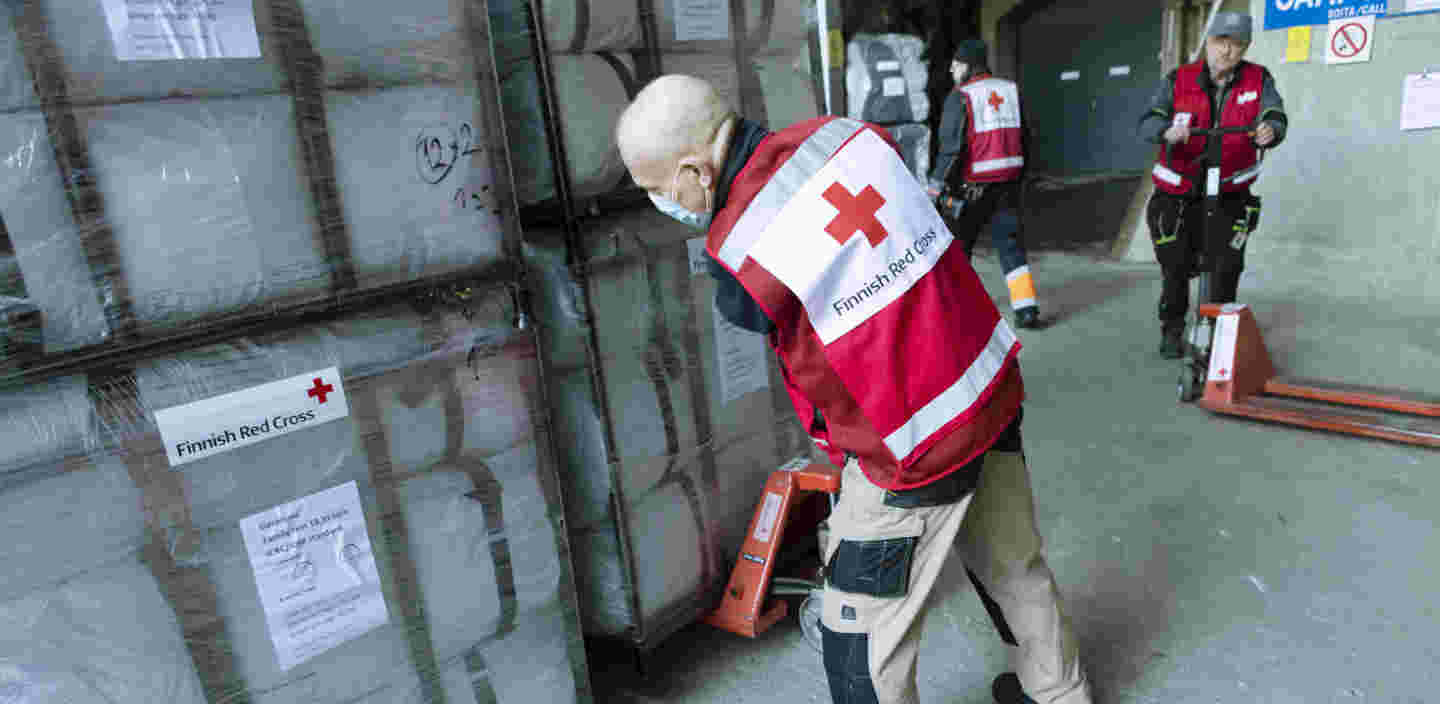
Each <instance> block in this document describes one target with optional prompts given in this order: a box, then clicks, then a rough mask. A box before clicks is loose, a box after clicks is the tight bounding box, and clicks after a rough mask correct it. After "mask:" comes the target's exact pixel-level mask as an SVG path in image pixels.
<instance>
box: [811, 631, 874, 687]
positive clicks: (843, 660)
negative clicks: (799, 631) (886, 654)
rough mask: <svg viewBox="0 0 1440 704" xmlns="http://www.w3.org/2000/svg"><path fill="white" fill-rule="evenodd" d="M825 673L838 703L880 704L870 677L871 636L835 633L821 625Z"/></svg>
mask: <svg viewBox="0 0 1440 704" xmlns="http://www.w3.org/2000/svg"><path fill="white" fill-rule="evenodd" d="M820 633H821V641H822V650H823V651H824V658H825V675H826V678H827V679H829V680H830V698H831V699H832V700H834V702H835V704H879V703H880V697H879V695H877V694H876V693H875V682H874V681H873V680H872V679H871V678H870V636H869V635H867V634H864V633H836V632H835V631H832V630H830V629H828V628H826V627H825V626H824V625H821V626H820Z"/></svg>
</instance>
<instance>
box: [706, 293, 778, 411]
mask: <svg viewBox="0 0 1440 704" xmlns="http://www.w3.org/2000/svg"><path fill="white" fill-rule="evenodd" d="M710 313H711V316H712V317H713V318H714V319H715V363H716V366H717V367H719V373H720V398H721V401H720V402H721V403H722V404H728V403H730V402H731V401H734V400H735V399H737V398H740V397H741V396H744V395H745V394H748V393H750V392H751V391H759V390H760V389H764V388H767V387H769V386H770V373H769V369H768V368H767V367H766V366H765V337H764V336H763V335H760V334H758V333H753V332H750V331H749V330H746V329H744V328H740V327H737V326H735V325H733V324H731V322H730V321H728V320H726V319H725V316H723V315H721V314H720V309H718V308H716V307H715V303H714V302H713V301H712V302H711V303H710Z"/></svg>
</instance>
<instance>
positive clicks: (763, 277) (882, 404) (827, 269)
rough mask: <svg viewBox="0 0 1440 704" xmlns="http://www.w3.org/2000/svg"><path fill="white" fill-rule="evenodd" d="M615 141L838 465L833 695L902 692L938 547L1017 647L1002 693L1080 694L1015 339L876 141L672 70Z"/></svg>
mask: <svg viewBox="0 0 1440 704" xmlns="http://www.w3.org/2000/svg"><path fill="white" fill-rule="evenodd" d="M616 139H617V142H618V143H619V146H620V152H621V155H622V157H623V158H624V160H625V164H626V166H627V167H628V168H629V170H630V174H631V176H632V177H633V178H634V180H635V183H636V184H637V185H639V186H640V187H641V188H644V189H645V190H647V191H649V193H650V197H651V199H652V200H653V201H654V203H655V205H656V207H657V208H659V209H660V210H661V211H663V212H665V213H666V214H668V215H670V216H672V217H674V218H675V219H677V220H679V221H681V222H683V223H685V224H687V225H690V226H691V227H694V228H697V229H700V230H703V231H705V233H706V244H705V249H706V252H707V253H708V254H709V256H710V265H711V273H712V275H714V276H715V277H716V279H717V280H719V282H720V286H719V288H718V291H717V294H716V304H717V307H718V308H719V310H720V312H721V314H722V315H724V316H725V317H726V318H727V319H729V320H731V321H732V322H733V323H735V324H736V325H739V326H741V327H743V328H746V329H749V330H752V331H754V332H757V333H763V334H765V335H766V336H767V338H768V340H769V343H770V345H771V347H772V348H773V349H774V350H775V353H776V355H777V356H778V358H779V361H780V365H781V368H782V370H783V372H784V378H785V383H786V386H787V388H788V391H789V392H790V397H791V400H792V401H793V402H794V404H795V409H796V411H797V413H798V414H799V416H800V418H801V419H802V422H803V424H804V425H805V427H806V429H807V430H808V432H809V433H810V435H811V437H812V438H813V439H814V441H815V443H816V444H817V445H818V446H819V447H820V448H822V449H823V450H824V451H825V452H826V453H827V454H828V455H829V457H830V459H831V461H832V462H834V463H835V464H836V465H837V466H842V467H844V473H843V478H842V486H841V495H840V500H839V502H838V503H837V505H836V507H835V510H834V511H833V512H832V513H831V516H830V518H829V536H830V537H829V540H828V541H827V544H826V545H824V546H822V548H823V551H824V559H825V563H826V584H825V591H824V594H823V602H822V603H823V607H822V617H821V630H822V634H823V645H824V648H823V649H824V663H825V670H826V674H827V676H828V679H829V684H830V691H831V696H832V698H833V699H834V701H835V702H836V703H837V704H865V703H875V704H878V703H880V702H885V703H887V704H888V703H900V702H916V701H918V696H917V690H916V686H915V666H916V660H917V655H918V649H919V642H920V632H921V626H922V623H923V621H924V616H925V612H926V608H927V605H928V603H929V600H928V597H929V595H930V592H931V591H932V589H933V588H934V586H935V584H936V578H937V577H938V576H939V574H940V569H941V566H942V565H943V564H944V563H945V561H946V557H947V556H948V555H949V554H950V552H951V550H952V548H954V549H955V550H956V551H957V552H959V553H960V555H961V558H962V560H963V561H964V563H965V566H966V568H967V572H968V573H969V575H970V578H971V580H972V581H973V582H974V584H975V586H976V589H977V590H978V591H979V593H980V596H981V598H982V601H983V602H984V604H985V606H986V608H987V610H988V611H989V612H990V615H991V617H992V618H993V619H994V621H995V624H996V626H997V628H998V630H999V632H1000V635H1001V637H1002V638H1003V639H1004V640H1005V641H1006V642H1007V643H1009V644H1011V645H1014V646H1016V648H1015V653H1016V657H1015V660H1016V665H1017V672H1016V673H1007V674H1004V675H1001V676H1000V677H998V678H997V679H996V682H995V686H994V696H995V698H996V700H997V701H999V702H1003V703H1005V704H1010V703H1016V704H1020V703H1025V702H1043V703H1044V704H1088V702H1089V701H1090V687H1089V683H1088V682H1087V680H1086V678H1085V676H1084V673H1083V672H1082V670H1081V667H1080V662H1079V655H1078V649H1077V647H1076V642H1075V638H1074V636H1073V635H1072V633H1071V628H1070V623H1069V620H1068V619H1067V617H1066V616H1065V614H1064V611H1063V608H1062V603H1061V598H1060V594H1059V590H1058V589H1057V587H1056V585H1055V580H1054V576H1053V575H1052V574H1051V571H1050V568H1049V567H1048V566H1047V565H1046V562H1045V559H1044V556H1043V552H1042V547H1041V539H1040V535H1039V533H1038V531H1037V530H1036V526H1035V517H1034V499H1033V496H1032V492H1031V488H1030V479H1029V473H1028V469H1027V468H1026V465H1025V456H1024V453H1023V451H1022V446H1021V438H1020V418H1021V403H1022V401H1023V400H1024V388H1023V384H1022V381H1021V376H1020V367H1019V363H1018V361H1017V358H1016V355H1017V353H1018V352H1019V348H1020V344H1019V341H1018V340H1017V339H1016V337H1015V333H1014V332H1013V331H1012V330H1011V329H1010V327H1009V325H1008V324H1007V323H1006V322H1005V320H1004V318H1002V317H1001V316H1000V313H999V311H998V310H997V309H996V307H995V304H994V302H993V301H992V300H991V299H990V296H989V295H988V294H987V293H986V291H985V289H984V287H983V286H982V285H981V283H980V280H979V278H978V277H977V276H976V275H975V272H974V270H973V269H971V267H970V264H969V261H968V257H967V256H966V253H965V251H964V247H963V246H959V244H958V243H957V242H956V241H955V237H954V236H953V235H952V234H951V233H950V232H949V230H947V229H946V227H945V224H944V222H943V221H942V220H941V219H940V215H939V213H938V212H936V210H935V207H934V205H933V204H932V203H931V201H930V199H929V197H928V196H927V195H926V192H925V187H924V186H923V185H921V184H920V183H919V182H918V181H917V180H916V179H915V177H914V176H913V175H912V174H911V172H910V171H909V170H908V169H907V168H906V167H905V164H904V162H903V161H902V160H901V157H900V154H899V152H898V148H897V146H896V144H895V142H894V141H893V140H892V139H891V137H890V136H889V135H888V134H887V133H886V132H885V131H884V130H882V129H880V128H878V127H875V126H873V125H869V124H865V123H862V122H858V121H854V120H849V119H843V118H835V117H829V116H826V117H820V118H817V119H814V120H808V121H805V122H801V123H799V124H796V125H793V126H790V127H787V128H785V129H781V130H778V131H775V132H769V131H767V130H766V129H765V128H764V127H762V126H761V125H758V124H756V123H754V122H750V121H748V120H745V119H742V118H741V117H740V116H738V115H737V114H736V113H735V112H734V110H733V109H732V108H731V107H730V106H729V105H728V104H727V103H726V102H725V101H724V100H723V99H721V98H720V97H719V96H718V95H717V94H716V92H715V90H714V88H713V87H712V86H710V85H709V84H708V83H706V82H705V81H703V80H700V79H698V78H693V77H690V76H682V75H669V76H662V77H660V78H658V79H656V80H655V81H653V82H652V83H651V84H650V85H648V86H646V88H645V89H644V90H642V91H641V92H640V93H639V94H638V95H637V96H636V97H635V101H634V102H633V103H632V104H631V106H630V107H629V108H627V109H626V111H625V112H624V114H623V115H622V116H621V118H620V122H619V124H618V125H617V127H616Z"/></svg>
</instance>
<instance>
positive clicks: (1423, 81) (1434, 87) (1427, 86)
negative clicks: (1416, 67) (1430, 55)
mask: <svg viewBox="0 0 1440 704" xmlns="http://www.w3.org/2000/svg"><path fill="white" fill-rule="evenodd" d="M1431 127H1440V73H1429V74H1426V73H1415V74H1411V75H1408V76H1406V77H1405V97H1404V102H1403V103H1402V104H1401V108H1400V129H1402V130H1423V129H1428V128H1431Z"/></svg>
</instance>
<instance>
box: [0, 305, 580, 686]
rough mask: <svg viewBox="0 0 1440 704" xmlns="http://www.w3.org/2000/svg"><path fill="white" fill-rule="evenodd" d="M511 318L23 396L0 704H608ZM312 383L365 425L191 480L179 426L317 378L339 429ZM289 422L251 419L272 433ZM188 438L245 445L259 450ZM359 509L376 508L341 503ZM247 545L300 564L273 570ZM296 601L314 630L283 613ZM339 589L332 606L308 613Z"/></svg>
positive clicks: (12, 400) (349, 321) (280, 335)
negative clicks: (588, 657)
mask: <svg viewBox="0 0 1440 704" xmlns="http://www.w3.org/2000/svg"><path fill="white" fill-rule="evenodd" d="M507 301H508V295H507V294H505V293H504V292H503V291H494V292H491V293H490V294H481V295H479V296H476V298H475V299H474V301H473V303H474V304H475V310H476V314H475V318H474V319H473V320H466V319H465V318H464V317H462V316H461V315H459V314H457V313H452V312H447V311H444V310H439V309H436V310H432V311H431V312H429V313H426V314H424V315H422V314H419V313H417V312H415V311H414V310H412V309H411V308H410V307H409V306H396V307H390V308H385V309H379V310H374V311H371V312H368V313H364V314H360V315H355V316H351V317H348V318H346V319H342V320H337V321H335V322H331V323H327V324H323V325H317V326H311V327H306V328H298V329H292V330H287V331H278V332H275V333H272V334H267V335H264V336H261V337H250V338H245V339H239V340H234V341H231V342H225V343H221V344H215V345H211V346H208V347H204V348H198V349H192V350H188V351H184V352H178V353H173V354H169V355H164V356H161V357H157V358H154V359H151V360H149V361H144V362H141V363H139V364H137V365H135V366H134V367H133V371H130V372H126V373H123V374H117V373H115V372H110V373H107V375H106V376H105V377H92V378H89V379H86V378H84V377H70V378H64V379H59V380H55V381H51V382H47V383H45V384H41V385H33V386H31V387H28V388H25V389H21V390H12V389H7V390H4V391H0V418H3V421H4V423H3V425H0V428H3V430H0V433H4V436H3V437H4V439H5V440H6V441H7V442H5V443H4V445H3V447H4V448H5V449H4V451H3V453H0V506H3V507H4V511H3V513H0V516H3V518H0V525H4V526H5V527H7V528H9V529H10V530H9V531H7V533H8V534H10V535H11V536H12V538H13V539H12V540H11V541H9V542H7V544H6V545H5V546H4V547H3V548H0V550H3V552H0V555H3V556H4V557H5V560H4V564H5V565H6V567H5V569H4V570H3V571H0V624H5V626H6V627H5V628H0V663H3V664H0V686H6V687H9V689H8V690H0V691H6V692H12V691H19V692H21V693H22V697H29V698H22V699H21V700H20V701H66V702H69V701H79V702H88V701H95V702H101V701H106V702H122V703H125V704H129V703H130V702H136V703H139V702H152V701H165V702H171V701H174V702H196V703H197V704H198V703H200V702H205V701H210V702H218V701H223V700H230V699H234V698H236V697H244V698H246V699H247V700H249V701H256V702H301V701H303V702H341V701H362V702H363V701H376V702H379V701H384V702H420V701H441V700H442V699H443V701H449V702H476V703H477V704H481V703H488V702H500V703H501V704H504V703H505V702H515V703H523V702H533V701H545V702H552V701H554V702H574V701H587V700H588V693H587V685H586V678H587V675H586V672H585V667H584V657H583V649H582V646H581V644H580V641H579V622H578V615H577V613H576V605H575V603H574V592H573V586H572V580H571V577H570V575H569V560H568V554H567V551H566V541H565V537H564V536H563V535H560V534H558V533H557V530H558V528H559V526H560V525H562V521H561V515H560V511H561V506H560V503H559V493H558V489H557V485H556V481H557V480H556V475H555V466H554V465H553V464H552V460H551V458H550V456H549V454H548V449H547V448H548V443H549V438H548V436H547V432H548V430H547V428H546V427H545V425H544V424H543V421H542V418H543V416H541V415H540V414H539V408H538V403H539V389H538V384H539V374H538V369H537V368H536V361H537V359H536V352H535V347H534V342H533V339H532V336H531V335H530V334H528V333H521V332H517V331H515V330H513V329H512V328H511V327H510V326H509V325H508V322H509V314H508V313H507V312H506V311H505V303H506V302H507ZM487 311H488V312H487ZM327 368H334V369H336V370H338V372H339V373H338V375H333V376H330V375H329V373H328V372H325V371H324V370H325V369H327ZM312 375H319V376H321V377H323V378H324V379H325V381H326V382H327V385H328V386H330V387H332V390H331V391H330V392H327V393H333V394H335V396H331V397H329V398H328V402H329V403H341V404H344V412H343V414H342V415H339V416H337V417H335V418H334V420H332V421H329V422H322V423H320V424H316V425H315V426H313V427H308V428H303V429H300V430H296V431H294V432H291V433H290V434H288V435H280V436H275V437H268V438H265V439H261V440H258V441H256V442H254V443H253V444H249V445H243V446H236V447H233V448H225V447H223V446H221V447H220V448H219V449H220V451H218V452H214V453H213V454H211V455H210V456H206V457H203V458H200V459H197V460H195V461H193V462H187V463H184V464H181V465H178V466H174V465H172V461H173V460H172V458H171V457H170V455H171V454H173V452H183V450H178V449H176V447H174V446H175V445H177V443H175V442H174V441H175V439H176V436H174V435H170V434H169V433H171V432H175V431H174V430H173V428H174V426H164V427H168V428H172V430H167V431H166V432H165V433H162V432H160V431H159V429H160V428H161V427H162V424H161V421H160V420H159V419H160V417H161V416H160V414H161V413H163V412H165V409H173V408H176V407H177V406H186V404H191V403H194V402H196V401H207V403H210V404H217V403H220V404H223V403H224V401H223V399H224V398H225V396H224V395H225V394H231V393H234V392H237V391H244V390H251V392H252V393H255V392H254V390H255V389H256V388H257V385H258V386H260V387H262V388H264V387H265V385H267V384H270V383H272V382H274V381H276V380H284V379H290V378H292V377H295V378H296V383H295V391H294V396H296V397H299V398H300V399H303V400H302V401H300V402H299V406H306V405H308V406H309V407H310V408H311V409H312V410H313V411H314V412H317V413H324V410H323V408H322V406H321V405H320V401H319V400H318V399H317V398H314V397H307V394H306V390H305V389H306V388H308V387H309V385H310V377H311V376H312ZM217 397H218V399H217ZM261 398H266V399H271V400H269V401H268V403H269V404H270V405H271V406H276V405H278V406H286V405H287V404H289V405H290V406H296V404H295V403H294V402H291V401H287V400H284V399H283V397H275V396H261ZM264 407H265V405H264V404H261V405H260V406H255V405H253V404H251V405H245V404H241V405H240V406H238V408H240V409H250V413H251V414H253V416H254V421H255V423H254V424H255V425H258V423H259V422H260V417H261V416H263V415H264V413H263V412H262V409H263V408H264ZM297 407H298V406H297ZM240 415H241V416H242V417H245V416H246V414H245V413H243V412H242V413H241V414H240ZM296 415H297V416H303V415H304V414H303V413H297V414H296ZM186 416H187V417H188V418H189V420H188V423H190V424H193V425H194V426H201V427H203V426H207V425H208V426H214V427H215V428H219V430H218V431H217V432H218V433H219V434H221V435H223V434H224V432H225V430H228V429H230V428H232V427H241V426H245V425H251V424H247V423H244V422H242V421H237V420H234V419H232V417H231V416H230V415H221V416H214V415H206V414H203V413H200V412H199V411H196V410H195V408H194V407H193V406H192V407H189V410H188V411H187V412H186ZM291 417H292V418H293V417H294V416H291ZM246 419H247V420H249V418H248V417H247V418H246ZM269 420H270V421H271V422H275V421H274V418H269ZM167 422H168V421H167ZM292 422H293V421H292ZM182 427H185V428H188V427H190V426H188V425H186V426H182ZM251 427H252V428H253V427H254V425H251ZM181 432H184V431H181ZM192 432H198V433H199V437H200V439H201V441H202V442H203V439H204V437H205V433H204V432H200V431H192ZM241 432H242V434H243V432H244V431H241ZM267 432H268V431H267ZM211 437H215V434H211ZM185 442H187V441H186V440H183V439H182V440H180V443H179V444H183V443H185ZM227 444H228V443H227ZM215 449H217V448H215V447H212V448H209V450H211V451H213V450H215ZM191 451H195V448H194V447H192V448H191ZM346 491H349V492H350V495H352V496H353V497H354V499H353V502H351V503H346V501H345V500H341V499H336V498H334V497H333V496H334V495H339V496H344V495H345V492H346ZM337 492H338V494H337ZM350 509H358V513H359V515H348V514H346V511H348V510H350ZM290 511H294V512H295V515H289V512H290ZM322 512H323V515H322ZM347 516H348V517H347ZM257 517H259V520H262V521H263V520H266V519H268V520H269V523H271V524H273V525H270V526H268V527H267V524H266V523H264V522H261V523H258V524H256V523H255V521H256V520H257ZM332 519H333V520H334V521H336V522H335V523H333V524H326V523H325V521H327V520H332ZM307 521H310V522H309V523H307ZM247 525H249V526H252V527H253V526H255V525H259V526H260V529H259V530H260V531H261V533H260V534H261V535H264V532H265V531H266V530H269V531H272V534H273V536H279V538H278V540H276V541H273V542H272V541H270V540H269V538H270V537H271V536H266V542H264V544H263V546H266V547H268V546H274V545H278V546H285V547H286V548H287V550H290V549H293V551H294V553H293V554H295V555H298V556H301V557H299V558H298V559H297V560H280V561H278V562H277V561H273V560H271V559H270V556H269V554H268V553H266V554H265V555H264V556H263V557H262V556H261V553H260V549H261V548H260V547H257V544H256V543H254V542H252V541H251V538H250V536H248V535H247V531H248V530H250V528H248V527H247ZM324 525H334V526H337V527H343V530H335V531H329V532H317V531H319V527H318V526H324ZM275 526H282V527H284V526H288V528H285V531H284V532H275V531H277V530H278V529H277V528H276V527H275ZM307 526H308V527H307ZM307 530H308V531H310V532H308V533H307V532H305V531H307ZM289 531H299V532H298V533H295V535H303V536H304V537H305V538H306V540H301V541H295V542H294V543H293V544H292V543H291V542H290V540H289V537H288V536H290V535H291V533H290V532H289ZM280 554H282V555H283V554H288V553H285V552H281V553H280ZM277 566H278V567H281V568H283V570H282V571H281V572H279V573H277V572H274V571H273V569H272V568H274V567H277ZM276 579H279V580H280V582H282V583H284V584H285V585H287V588H289V589H290V591H288V592H285V594H284V597H283V598H288V599H296V600H298V601H295V602H292V603H298V604H299V606H298V607H297V606H285V605H284V604H283V601H279V600H276V599H274V598H273V593H272V592H270V591H268V587H270V586H272V585H273V584H275V583H276V582H275V580H276ZM337 580H339V581H338V582H337ZM335 584H340V585H341V586H342V587H343V588H342V589H341V590H339V591H338V592H336V593H328V592H326V591H325V590H326V589H328V588H330V587H332V586H334V585H335ZM307 585H308V586H307ZM317 588H318V589H319V590H320V592H321V594H322V595H323V598H314V597H307V596H306V595H307V594H308V593H310V592H311V591H314V590H315V589H317ZM117 605H123V607H124V608H116V606H117ZM377 613H378V614H380V616H379V618H378V621H377V620H374V619H373V618H367V617H373V616H374V615H375V614H377ZM307 631H308V634H307ZM314 634H321V635H319V636H317V635H314ZM282 635H287V636H288V637H289V638H290V640H287V639H286V638H282V637H281V636H282ZM432 673H433V674H432Z"/></svg>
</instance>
